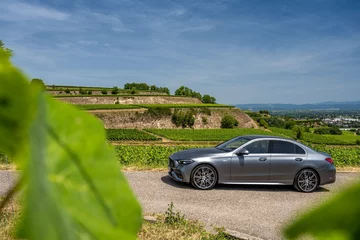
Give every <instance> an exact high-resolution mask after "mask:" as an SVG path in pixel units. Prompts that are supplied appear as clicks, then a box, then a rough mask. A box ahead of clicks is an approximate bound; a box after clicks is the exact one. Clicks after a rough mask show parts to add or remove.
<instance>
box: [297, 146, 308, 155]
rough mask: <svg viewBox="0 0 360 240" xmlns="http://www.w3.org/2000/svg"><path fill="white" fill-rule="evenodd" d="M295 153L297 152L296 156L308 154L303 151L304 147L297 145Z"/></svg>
mask: <svg viewBox="0 0 360 240" xmlns="http://www.w3.org/2000/svg"><path fill="white" fill-rule="evenodd" d="M295 151H296V154H306V153H305V150H304V149H302V147H299V146H298V145H295Z"/></svg>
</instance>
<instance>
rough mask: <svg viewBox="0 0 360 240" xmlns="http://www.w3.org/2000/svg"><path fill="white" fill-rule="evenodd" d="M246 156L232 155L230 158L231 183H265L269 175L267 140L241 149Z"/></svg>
mask: <svg viewBox="0 0 360 240" xmlns="http://www.w3.org/2000/svg"><path fill="white" fill-rule="evenodd" d="M242 149H246V150H248V151H249V154H248V155H237V154H235V153H234V154H233V156H232V158H231V181H233V182H267V181H268V180H269V174H270V153H269V152H268V149H269V141H268V140H257V141H254V142H251V143H249V144H246V145H244V146H243V147H242Z"/></svg>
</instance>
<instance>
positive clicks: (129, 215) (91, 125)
mask: <svg viewBox="0 0 360 240" xmlns="http://www.w3.org/2000/svg"><path fill="white" fill-rule="evenodd" d="M1 59H2V58H1V55H0V81H1V82H0V83H1V85H0V100H1V99H7V100H6V101H5V102H6V103H10V105H6V106H7V108H6V109H3V108H1V110H0V114H1V115H0V119H1V120H0V135H2V134H6V135H5V137H6V139H5V138H4V139H1V142H0V151H4V152H5V153H6V154H9V153H15V155H16V156H18V157H17V158H16V160H17V162H18V163H20V167H21V169H22V176H21V181H20V185H18V186H20V187H22V189H24V194H22V195H21V196H22V202H23V205H24V210H23V217H22V219H21V222H20V225H19V229H18V237H21V238H26V239H67V240H71V239H136V235H137V232H138V230H139V228H140V226H141V221H142V217H141V209H140V206H139V204H138V203H137V201H136V198H135V196H134V194H133V193H132V191H131V189H130V188H129V186H128V184H127V182H126V180H125V178H124V176H123V175H122V174H121V172H120V169H119V165H118V163H117V159H116V156H115V152H114V150H113V149H112V148H111V147H110V146H109V145H108V143H107V141H106V137H105V130H104V127H103V125H102V124H101V122H100V121H99V120H98V119H96V118H95V117H93V116H91V115H90V114H88V113H86V112H82V111H79V110H77V109H75V108H73V107H72V106H70V105H68V104H64V103H61V102H57V101H56V100H53V99H51V98H50V97H48V96H46V94H45V93H43V90H42V89H41V88H40V87H39V86H37V85H36V84H34V85H32V86H30V85H29V84H28V82H27V81H26V79H25V78H24V77H23V76H22V75H21V74H20V73H19V72H18V70H16V69H15V68H13V67H12V66H11V65H10V63H9V62H5V61H2V62H1ZM18 87H22V90H21V91H22V93H23V96H25V98H24V99H22V97H20V96H19V92H18V91H16V89H17V88H18ZM30 110H31V111H30ZM24 113H26V114H24ZM18 127H20V129H17V128H18ZM14 133H16V134H14ZM3 140H4V141H3ZM5 140H6V141H5ZM17 141H22V142H24V144H22V148H20V147H18V146H17V145H16V142H17Z"/></svg>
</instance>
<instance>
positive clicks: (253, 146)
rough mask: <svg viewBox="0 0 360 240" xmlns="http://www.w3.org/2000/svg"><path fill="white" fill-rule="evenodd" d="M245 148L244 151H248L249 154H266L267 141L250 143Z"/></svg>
mask: <svg viewBox="0 0 360 240" xmlns="http://www.w3.org/2000/svg"><path fill="white" fill-rule="evenodd" d="M245 148H246V150H248V151H249V153H250V154H252V153H268V149H269V141H268V140H262V141H256V142H253V143H250V144H249V145H247V146H246V147H245Z"/></svg>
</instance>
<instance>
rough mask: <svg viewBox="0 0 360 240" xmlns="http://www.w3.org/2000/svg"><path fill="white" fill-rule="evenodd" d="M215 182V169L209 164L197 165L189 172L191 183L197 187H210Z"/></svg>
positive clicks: (203, 188)
mask: <svg viewBox="0 0 360 240" xmlns="http://www.w3.org/2000/svg"><path fill="white" fill-rule="evenodd" d="M216 182H217V173H216V170H215V168H213V167H212V166H210V165H200V166H197V167H196V168H195V169H194V171H193V172H192V174H191V184H192V185H193V186H194V187H195V188H197V189H201V190H209V189H212V188H213V187H214V186H215V185H216Z"/></svg>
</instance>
